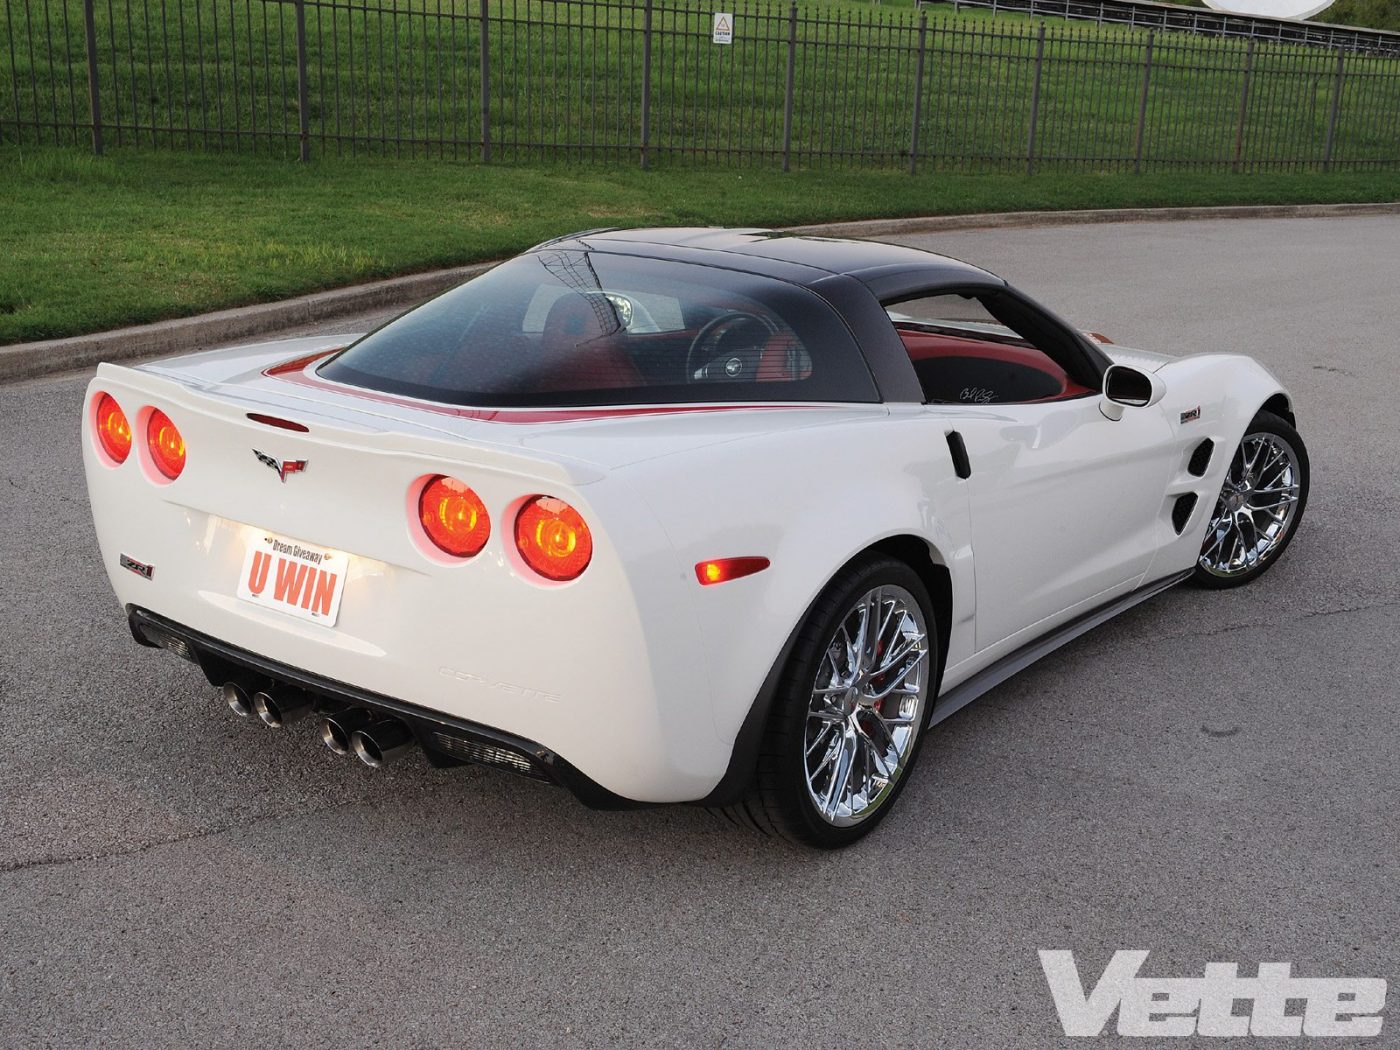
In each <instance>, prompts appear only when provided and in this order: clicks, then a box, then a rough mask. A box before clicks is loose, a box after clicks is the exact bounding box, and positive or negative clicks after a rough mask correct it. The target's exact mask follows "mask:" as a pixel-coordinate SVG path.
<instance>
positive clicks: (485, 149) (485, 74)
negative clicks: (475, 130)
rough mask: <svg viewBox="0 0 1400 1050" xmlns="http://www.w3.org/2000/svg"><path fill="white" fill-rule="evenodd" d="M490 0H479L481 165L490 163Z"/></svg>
mask: <svg viewBox="0 0 1400 1050" xmlns="http://www.w3.org/2000/svg"><path fill="white" fill-rule="evenodd" d="M490 2H491V0H481V61H480V63H479V64H480V66H481V163H483V164H489V163H490V162H491V9H490V6H489V5H490Z"/></svg>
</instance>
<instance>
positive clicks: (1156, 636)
mask: <svg viewBox="0 0 1400 1050" xmlns="http://www.w3.org/2000/svg"><path fill="white" fill-rule="evenodd" d="M913 240H914V242H915V243H919V244H922V245H926V246H929V247H935V248H938V249H939V250H942V251H946V252H948V253H949V254H953V255H957V256H960V257H963V258H966V259H969V260H971V261H975V262H978V263H980V264H983V265H985V266H987V267H989V268H991V269H993V270H996V271H998V272H1000V273H1002V274H1003V275H1005V276H1007V277H1009V278H1010V279H1012V280H1013V281H1015V282H1016V283H1018V284H1019V285H1021V286H1022V287H1024V288H1025V289H1026V290H1028V291H1029V292H1031V293H1032V294H1033V295H1036V296H1038V297H1040V298H1042V299H1044V300H1045V301H1047V302H1048V303H1050V304H1052V305H1053V306H1054V307H1056V308H1057V309H1058V310H1059V311H1060V312H1061V313H1062V314H1063V315H1065V316H1067V317H1068V318H1070V319H1071V320H1073V321H1074V322H1076V323H1078V324H1080V325H1082V326H1084V327H1086V328H1092V329H1094V330H1097V331H1101V332H1105V333H1107V334H1108V335H1109V336H1111V337H1112V338H1114V339H1115V340H1117V341H1118V342H1120V343H1124V344H1127V345H1133V346H1139V347H1142V348H1144V349H1153V350H1164V351H1168V352H1192V351H1205V350H1212V349H1217V348H1225V349H1229V350H1236V351H1245V352H1248V353H1251V354H1254V355H1256V356H1257V357H1259V358H1260V359H1261V360H1263V361H1264V362H1265V363H1266V364H1267V365H1268V366H1269V367H1271V368H1272V369H1274V370H1275V372H1276V373H1277V374H1278V375H1279V376H1280V378H1281V379H1282V380H1283V381H1284V382H1285V383H1286V384H1287V385H1288V386H1290V387H1291V388H1292V390H1293V391H1294V394H1295V398H1296V404H1297V411H1298V415H1299V418H1300V421H1301V426H1302V429H1303V432H1304V434H1305V436H1306V437H1307V439H1308V441H1309V444H1310V447H1311V453H1312V464H1313V470H1314V481H1313V493H1312V501H1311V503H1310V504H1309V507H1308V512H1307V518H1306V520H1305V522H1304V523H1303V525H1302V529H1301V532H1300V534H1299V535H1298V538H1297V541H1296V542H1295V543H1294V545H1293V547H1292V549H1291V550H1290V551H1289V553H1288V554H1287V555H1286V557H1285V558H1284V560H1283V561H1282V562H1281V563H1280V564H1279V565H1278V567H1277V568H1276V569H1275V570H1274V571H1273V572H1272V573H1271V574H1270V575H1269V576H1268V577H1266V578H1265V579H1264V580H1262V581H1260V582H1259V583H1258V584H1256V585H1254V586H1252V587H1249V588H1245V589H1242V590H1238V591H1234V592H1225V593H1203V592H1198V591H1190V590H1184V589H1179V590H1176V591H1172V592H1169V593H1168V594H1166V595H1164V596H1162V597H1160V598H1157V599H1155V600H1153V601H1151V602H1150V603H1148V604H1146V605H1144V606H1141V607H1139V608H1137V609H1136V610H1134V611H1132V612H1130V613H1128V614H1126V615H1125V616H1123V617H1121V618H1120V619H1118V620H1117V621H1114V622H1113V623H1111V624H1109V625H1108V626H1106V627H1104V628H1102V629H1100V630H1099V631H1098V632H1097V633H1095V634H1092V635H1090V636H1088V637H1086V638H1084V639H1082V640H1080V641H1078V642H1076V643H1075V644H1073V645H1071V646H1069V647H1067V648H1066V649H1064V650H1062V651H1061V652H1060V653H1058V654H1056V655H1055V656H1054V657H1052V658H1051V659H1049V660H1047V661H1045V662H1043V663H1042V664H1041V665H1039V666H1037V667H1035V668H1032V669H1031V670H1028V671H1026V672H1024V673H1022V674H1021V675H1019V676H1018V677H1016V678H1015V679H1013V680H1011V681H1010V682H1008V683H1006V684H1005V685H1003V686H1002V687H1000V688H999V689H997V690H996V691H995V692H993V693H992V694H989V695H988V696H986V697H985V698H983V699H982V700H981V701H979V702H978V703H977V704H975V705H973V706H972V707H971V708H969V709H967V710H966V711H964V712H962V713H961V714H959V715H957V716H956V717H954V718H952V719H950V720H949V721H947V722H945V723H943V724H942V725H940V726H939V727H938V728H937V730H936V736H935V737H934V738H931V739H930V741H929V744H928V746H927V747H926V748H925V750H924V753H923V759H922V765H921V767H920V768H919V769H918V770H917V771H916V773H915V774H914V776H913V779H912V782H911V783H910V785H909V787H908V790H907V791H906V793H905V794H904V796H903V799H902V801H901V804H900V808H899V811H898V812H897V813H896V814H895V815H894V816H893V817H892V818H891V819H890V820H889V821H887V822H886V824H885V825H884V826H883V827H882V828H881V829H880V830H879V831H878V832H877V833H876V834H875V835H873V836H872V837H870V838H869V839H867V840H866V841H865V843H864V844H862V845H860V846H858V847H857V848H855V849H852V850H850V851H847V852H844V853H841V854H837V855H823V854H817V853H809V852H804V851H802V850H798V849H795V848H790V847H787V846H785V845H782V844H780V843H776V842H772V841H767V840H764V839H760V838H757V837H751V836H749V835H747V834H744V833H740V832H738V831H736V830H735V829H733V828H731V827H729V826H728V825H726V824H721V823H719V822H717V821H716V820H715V819H714V818H713V817H711V816H710V815H709V814H707V813H705V812H703V811H698V810H694V809H689V808H670V809H660V810H651V811H641V812H631V813H621V814H618V813H593V812H590V811H588V810H586V809H584V808H582V807H581V806H579V805H578V804H576V803H575V802H574V801H573V800H572V799H571V798H569V797H568V796H566V795H565V794H563V793H562V792H560V791H558V790H555V789H552V788H550V787H547V786H542V785H537V784H534V783H531V782H526V781H518V780H515V779H511V778H510V777H508V776H507V775H504V774H497V773H495V772H486V771H479V770H470V769H467V770H457V771H446V772H438V771H434V770H432V769H430V768H429V767H428V766H427V765H426V764H425V763H424V762H423V761H422V760H421V759H419V758H418V757H417V756H415V757H413V758H411V759H408V760H405V761H403V762H402V763H400V764H398V765H396V766H394V767H391V768H388V769H385V770H383V771H380V772H374V771H371V770H369V769H366V768H365V767H364V766H362V765H360V764H359V763H357V762H355V761H353V760H341V759H337V758H335V757H334V756H332V755H331V754H330V753H329V752H328V751H326V750H325V749H324V748H323V747H321V746H320V744H319V743H318V742H316V741H315V739H314V737H313V730H312V728H311V727H310V725H309V724H307V723H302V724H300V725H297V726H294V727H292V728H291V729H290V730H288V731H286V732H283V733H274V732H270V731H267V730H265V729H263V728H261V727H260V726H258V725H257V724H255V723H249V722H245V721H240V720H238V719H235V718H233V717H232V716H231V715H229V713H228V712H227V711H226V710H225V709H224V708H223V707H222V705H221V704H219V703H217V702H216V701H215V699H214V697H213V695H212V691H211V690H210V689H209V688H208V686H207V685H206V684H205V683H204V682H203V680H202V678H201V677H200V675H199V674H198V672H197V671H196V670H195V669H194V668H192V667H191V666H189V665H187V664H184V663H182V662H181V661H179V660H176V659H175V658H173V657H171V656H169V655H168V654H164V653H159V652H155V651H151V650H146V649H141V648H138V647H137V646H136V645H135V644H133V643H132V641H131V640H130V638H129V637H128V635H127V631H126V626H125V623H124V620H123V618H122V616H121V613H120V611H119V609H118V608H117V607H116V604H115V602H114V601H113V599H112V597H111V594H110V591H109V589H108V586H107V583H106V581H105V579H104V577H103V574H102V572H101V570H100V567H99V563H98V555H97V550H96V545H95V541H94V538H93V534H92V528H91V525H90V523H89V516H88V507H87V501H86V498H85V496H84V492H83V482H82V477H81V468H80V463H79V451H78V440H79V435H78V426H77V419H78V414H79V405H80V398H81V391H82V389H83V385H84V383H85V378H86V377H85V376H67V377H59V378H55V379H50V380H45V381H34V382H26V383H21V384H16V385H11V386H5V387H0V447H3V449H4V452H3V468H2V469H0V473H3V478H0V591H3V596H4V600H3V603H0V637H3V638H4V640H5V644H4V646H3V650H0V715H2V716H3V721H2V722H0V730H2V732H0V1046H4V1047H24V1048H30V1047H47V1046H62V1047H97V1046H113V1047H141V1048H157V1047H178V1048H181V1050H186V1048H189V1047H201V1048H203V1047H240V1048H248V1047H289V1048H291V1047H296V1048H300V1047H367V1046H384V1047H395V1048H398V1047H437V1046H449V1045H450V1046H493V1045H524V1046H599V1045H626V1046H631V1045H643V1044H645V1045H655V1046H677V1047H711V1046H715V1047H717V1046H721V1045H723V1046H732V1047H738V1046H754V1047H773V1046H788V1045H791V1046H801V1047H804V1048H806V1047H827V1046H830V1047H867V1046H871V1047H873V1046H881V1047H891V1046H940V1047H953V1048H969V1050H972V1048H976V1050H992V1048H999V1047H1008V1048H1010V1047H1014V1048H1018V1050H1020V1048H1027V1047H1053V1046H1060V1045H1064V1046H1071V1045H1075V1043H1074V1042H1072V1041H1070V1040H1067V1039H1065V1038H1064V1037H1063V1036H1062V1034H1061V1031H1060V1027H1059V1023H1058V1021H1057V1018H1056V1014H1055V1011H1054V1007H1053V1004H1052V1001H1051V998H1050V995H1049V994H1048V991H1047V988H1046V982H1045V979H1044V977H1043V976H1042V974H1041V970H1040V966H1039V963H1038V961H1037V955H1036V951H1037V949H1041V948H1068V949H1073V950H1074V951H1075V952H1076V956H1077V958H1078V959H1079V962H1080V966H1081V969H1082V970H1083V971H1085V980H1086V983H1091V982H1092V981H1093V980H1094V979H1096V978H1097V976H1098V973H1099V971H1100V970H1101V969H1102V967H1103V966H1104V965H1105V963H1106V962H1107V960H1108V958H1109V956H1110V955H1111V953H1112V952H1113V951H1114V950H1115V949H1119V948H1145V949H1151V951H1152V955H1151V957H1150V958H1149V960H1148V962H1147V964H1146V966H1145V967H1144V972H1145V973H1147V974H1151V975H1153V976H1180V977H1191V976H1200V974H1201V972H1202V968H1203V967H1204V965H1205V964H1206V963H1208V962H1212V961H1238V962H1239V963H1241V964H1242V972H1244V973H1247V974H1248V973H1253V967H1254V964H1255V963H1257V962H1259V961H1279V960H1288V961H1291V962H1292V963H1293V964H1294V968H1295V972H1298V973H1301V974H1304V975H1308V976H1372V977H1388V978H1391V979H1392V985H1394V983H1395V982H1394V978H1395V977H1397V975H1400V948H1397V932H1400V893H1398V892H1397V885H1400V883H1398V882H1397V871H1396V864H1397V858H1400V830H1397V814H1400V776H1397V756H1398V755H1400V713H1397V708H1400V704H1397V694H1398V693H1400V688H1397V684H1396V683H1397V681H1400V645H1397V644H1396V643H1397V639H1398V638H1400V567H1397V558H1396V554H1397V551H1400V514H1397V510H1396V508H1397V500H1398V499H1400V467H1397V464H1400V425H1397V418H1400V417H1397V408H1396V402H1397V400H1400V346H1397V344H1396V332H1397V331H1400V296H1397V294H1396V286H1395V274H1396V272H1397V271H1400V218H1383V219H1379V218H1364V219H1335V220H1262V221H1235V222H1219V223H1214V222H1209V223H1207V222H1193V223H1182V224H1143V225H1121V226H1094V227H1085V228H1072V229H1046V230H1031V231H996V232H991V231H982V232H970V233H960V234H944V235H939V236H937V237H920V238H914V239H913ZM1397 1000H1400V989H1398V988H1397V987H1392V989H1391V1004H1390V1014H1391V1015H1393V1016H1390V1018H1389V1020H1388V1022H1387V1027H1386V1029H1385V1030H1384V1031H1383V1033H1382V1036H1381V1038H1380V1039H1379V1040H1376V1041H1374V1042H1373V1043H1371V1044H1370V1045H1377V1046H1379V1045H1390V1046H1397V1045H1400V1005H1397ZM1110 1032H1112V1028H1111V1027H1110ZM1120 1042H1121V1043H1123V1044H1124V1045H1142V1042H1143V1041H1142V1040H1136V1041H1133V1040H1120V1039H1119V1038H1118V1037H1117V1036H1114V1035H1108V1036H1105V1037H1104V1038H1103V1039H1101V1040H1099V1043H1102V1044H1107V1045H1119V1044H1120ZM1190 1042H1191V1041H1189V1040H1173V1041H1172V1042H1171V1043H1170V1044H1164V1045H1178V1044H1180V1045H1189V1043H1190ZM1272 1042H1273V1043H1277V1044H1281V1045H1289V1044H1288V1042H1287V1041H1283V1040H1273V1041H1272ZM1202 1043H1203V1044H1206V1045H1212V1046H1217V1047H1218V1046H1220V1045H1222V1041H1221V1040H1202ZM1078 1045H1081V1046H1082V1045H1086V1044H1085V1043H1083V1042H1082V1041H1079V1042H1078ZM1087 1045H1095V1044H1094V1043H1092V1042H1090V1043H1089V1044H1087ZM1224 1045H1231V1044H1230V1043H1229V1042H1224ZM1330 1045H1337V1041H1331V1043H1330Z"/></svg>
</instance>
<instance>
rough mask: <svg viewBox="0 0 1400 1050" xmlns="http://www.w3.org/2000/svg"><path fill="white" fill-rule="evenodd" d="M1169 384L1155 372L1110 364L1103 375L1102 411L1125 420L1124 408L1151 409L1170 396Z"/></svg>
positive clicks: (1100, 406)
mask: <svg viewBox="0 0 1400 1050" xmlns="http://www.w3.org/2000/svg"><path fill="white" fill-rule="evenodd" d="M1166 392H1167V385H1166V384H1165V383H1163V382H1162V381H1161V380H1160V379H1159V378H1157V375H1156V373H1154V372H1144V371H1142V370H1141V369H1139V368H1133V367H1132V366H1131V365H1109V366H1108V370H1107V371H1105V372H1104V374H1103V400H1102V401H1101V402H1099V410H1100V411H1101V412H1103V414H1104V415H1105V416H1107V417H1108V418H1109V419H1114V420H1117V419H1122V418H1123V409H1124V407H1127V408H1148V407H1150V406H1152V405H1155V404H1156V403H1157V402H1158V401H1160V400H1162V398H1163V397H1164V396H1165V395H1166Z"/></svg>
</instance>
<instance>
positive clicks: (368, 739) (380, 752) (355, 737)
mask: <svg viewBox="0 0 1400 1050" xmlns="http://www.w3.org/2000/svg"><path fill="white" fill-rule="evenodd" d="M411 743H413V733H412V732H410V731H409V728H408V726H406V725H404V724H403V723H402V722H400V721H399V720H398V719H397V718H385V719H383V720H382V721H379V722H372V723H370V724H369V725H367V726H365V728H363V729H358V730H356V731H355V732H354V733H352V734H351V735H350V747H351V748H352V749H353V750H354V752H355V757H357V758H358V759H359V760H360V761H361V762H363V763H364V764H365V765H367V766H369V767H370V768H371V769H378V768H379V767H380V766H382V765H383V764H384V763H385V762H387V761H389V759H390V758H392V757H393V756H394V755H395V754H396V753H397V752H399V751H402V750H403V749H404V748H406V747H408V745H409V744H411Z"/></svg>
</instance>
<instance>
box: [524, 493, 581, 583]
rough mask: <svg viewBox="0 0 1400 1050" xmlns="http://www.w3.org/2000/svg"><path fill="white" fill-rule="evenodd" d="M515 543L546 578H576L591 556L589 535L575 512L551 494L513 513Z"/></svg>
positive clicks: (526, 559)
mask: <svg viewBox="0 0 1400 1050" xmlns="http://www.w3.org/2000/svg"><path fill="white" fill-rule="evenodd" d="M515 546H516V548H517V549H518V550H519V551H520V556H521V557H522V558H524V559H525V564H526V565H528V566H530V568H532V569H534V570H535V571H536V572H537V573H539V574H540V575H541V576H543V577H544V578H545V579H548V580H559V581H563V580H572V579H576V578H577V577H578V576H579V574H580V573H582V572H583V570H584V569H586V568H588V562H589V560H590V559H591V558H592V557H593V536H592V534H590V533H589V531H588V525H587V524H585V522H584V520H583V518H582V516H580V514H579V512H578V511H576V510H574V508H573V507H571V506H569V505H568V504H567V503H565V502H564V501H563V500H561V499H555V498H554V497H553V496H536V497H535V498H534V499H531V500H527V501H526V503H525V505H524V506H523V507H521V508H520V513H519V514H517V515H516V516H515Z"/></svg>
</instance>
